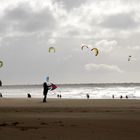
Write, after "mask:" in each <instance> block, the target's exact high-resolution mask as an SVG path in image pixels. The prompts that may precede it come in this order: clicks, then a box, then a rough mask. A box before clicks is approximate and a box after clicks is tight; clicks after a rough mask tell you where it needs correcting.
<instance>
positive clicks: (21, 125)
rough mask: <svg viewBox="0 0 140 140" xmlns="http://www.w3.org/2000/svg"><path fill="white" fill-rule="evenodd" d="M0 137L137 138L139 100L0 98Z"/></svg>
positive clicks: (62, 139) (4, 139) (47, 139)
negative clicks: (45, 101) (46, 100)
mask: <svg viewBox="0 0 140 140" xmlns="http://www.w3.org/2000/svg"><path fill="white" fill-rule="evenodd" d="M0 139H1V140H11V139H12V140H19V139H20V140H25V139H26V140H28V139H30V140H31V139H34V140H42V139H44V140H78V139H79V140H139V139H140V100H127V99H124V100H120V99H118V100H112V99H111V100H104V99H101V100H79V99H74V100H71V99H48V102H47V103H42V99H33V98H31V99H6V98H1V99H0Z"/></svg>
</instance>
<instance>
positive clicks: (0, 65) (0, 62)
mask: <svg viewBox="0 0 140 140" xmlns="http://www.w3.org/2000/svg"><path fill="white" fill-rule="evenodd" d="M2 66H3V62H2V61H1V60H0V68H1V67H2Z"/></svg>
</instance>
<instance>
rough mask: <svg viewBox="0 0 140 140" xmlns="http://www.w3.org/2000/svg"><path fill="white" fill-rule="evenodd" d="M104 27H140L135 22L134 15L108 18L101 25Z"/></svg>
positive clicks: (120, 14)
mask: <svg viewBox="0 0 140 140" xmlns="http://www.w3.org/2000/svg"><path fill="white" fill-rule="evenodd" d="M100 25H101V26H102V27H106V28H111V29H121V30H127V29H135V28H137V27H138V26H139V23H137V22H136V21H135V20H134V13H119V14H114V15H110V16H108V17H106V18H105V19H104V20H103V22H101V24H100Z"/></svg>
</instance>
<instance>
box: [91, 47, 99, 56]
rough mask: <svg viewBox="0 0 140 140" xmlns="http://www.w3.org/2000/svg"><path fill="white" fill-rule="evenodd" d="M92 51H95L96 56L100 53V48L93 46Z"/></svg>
mask: <svg viewBox="0 0 140 140" xmlns="http://www.w3.org/2000/svg"><path fill="white" fill-rule="evenodd" d="M91 51H93V52H94V53H95V56H97V55H98V54H99V50H98V49H97V48H93V49H91Z"/></svg>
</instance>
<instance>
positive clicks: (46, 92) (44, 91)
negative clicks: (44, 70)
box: [43, 82, 50, 102]
mask: <svg viewBox="0 0 140 140" xmlns="http://www.w3.org/2000/svg"><path fill="white" fill-rule="evenodd" d="M49 89H50V86H48V85H47V83H46V82H44V83H43V95H44V98H43V102H46V98H47V94H48V90H49Z"/></svg>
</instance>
